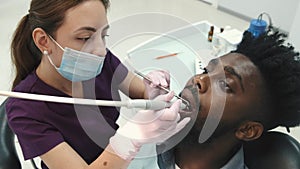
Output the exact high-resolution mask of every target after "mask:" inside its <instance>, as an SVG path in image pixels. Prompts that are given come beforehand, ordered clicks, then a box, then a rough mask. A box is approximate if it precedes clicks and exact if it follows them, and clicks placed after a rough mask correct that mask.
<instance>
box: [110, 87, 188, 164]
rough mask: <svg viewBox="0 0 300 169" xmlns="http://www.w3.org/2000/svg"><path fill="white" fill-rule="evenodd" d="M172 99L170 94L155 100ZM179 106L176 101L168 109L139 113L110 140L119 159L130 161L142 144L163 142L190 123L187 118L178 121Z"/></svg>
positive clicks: (172, 95) (179, 102)
mask: <svg viewBox="0 0 300 169" xmlns="http://www.w3.org/2000/svg"><path fill="white" fill-rule="evenodd" d="M173 97H174V93H173V92H170V93H168V94H165V95H160V96H158V97H157V98H156V99H158V100H163V101H170V100H171V99H172V98H173ZM180 104H181V100H177V101H176V102H175V103H174V104H173V105H172V106H171V107H170V108H165V109H162V110H159V111H153V110H141V111H139V112H138V113H137V114H136V115H135V116H134V117H133V118H132V119H131V120H129V121H128V122H127V123H126V124H125V125H124V126H123V127H120V128H119V129H118V130H117V132H116V134H115V135H114V136H113V137H111V138H110V146H111V147H112V149H113V150H114V152H115V153H116V154H117V155H118V156H120V157H121V158H123V159H125V160H132V159H133V158H134V157H135V155H136V154H137V153H138V151H139V149H140V147H141V146H142V145H143V144H147V143H156V144H159V143H162V142H164V141H165V140H167V139H168V138H170V137H171V136H173V135H175V134H176V133H177V132H179V131H180V130H181V129H183V128H184V127H185V125H186V124H187V123H188V122H189V121H190V118H189V117H187V118H184V119H183V120H181V121H179V119H180V115H179V108H180Z"/></svg>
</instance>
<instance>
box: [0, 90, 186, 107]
mask: <svg viewBox="0 0 300 169" xmlns="http://www.w3.org/2000/svg"><path fill="white" fill-rule="evenodd" d="M0 95H2V96H8V97H15V98H20V99H28V100H37V101H45V102H56V103H67V104H79V105H94V106H111V107H127V108H140V109H149V110H161V109H164V108H166V107H170V106H171V105H172V102H165V101H159V100H146V99H134V100H127V101H112V100H93V99H83V98H72V97H61V96H50V95H41V94H32V93H21V92H11V91H0ZM180 108H181V109H185V108H186V106H185V105H184V104H181V106H180Z"/></svg>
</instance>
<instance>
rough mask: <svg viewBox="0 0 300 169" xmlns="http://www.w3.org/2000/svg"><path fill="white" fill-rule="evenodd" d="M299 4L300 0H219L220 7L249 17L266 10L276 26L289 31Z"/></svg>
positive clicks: (255, 16)
mask: <svg viewBox="0 0 300 169" xmlns="http://www.w3.org/2000/svg"><path fill="white" fill-rule="evenodd" d="M298 4H299V0H288V1H284V0H247V1H246V0H218V5H219V7H221V8H227V9H229V10H232V11H234V12H237V13H239V14H241V15H244V16H246V17H249V18H257V16H258V15H259V14H260V13H262V12H266V13H268V14H270V15H271V17H272V21H273V23H274V24H275V25H276V26H278V27H280V28H281V29H282V30H284V31H287V32H289V31H290V29H291V27H292V24H293V22H294V17H295V14H296V12H297V9H298ZM265 19H267V18H265Z"/></svg>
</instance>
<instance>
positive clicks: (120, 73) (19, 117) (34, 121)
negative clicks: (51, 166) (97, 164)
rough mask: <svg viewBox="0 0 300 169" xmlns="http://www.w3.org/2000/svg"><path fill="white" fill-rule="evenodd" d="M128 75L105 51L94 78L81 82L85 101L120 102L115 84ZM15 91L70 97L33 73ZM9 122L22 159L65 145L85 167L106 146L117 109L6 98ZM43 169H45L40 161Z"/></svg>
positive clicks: (113, 128) (111, 55)
mask: <svg viewBox="0 0 300 169" xmlns="http://www.w3.org/2000/svg"><path fill="white" fill-rule="evenodd" d="M127 73H128V70H127V69H126V67H125V66H124V65H123V64H121V63H120V60H119V59H118V58H117V57H116V56H114V55H113V54H112V53H111V52H110V51H108V53H107V55H106V58H105V61H104V65H103V69H102V72H101V74H100V75H98V76H97V77H96V78H95V79H92V80H89V81H86V82H84V83H83V86H84V87H83V88H84V95H85V98H95V97H96V98H97V99H103V100H120V95H119V92H118V85H119V84H120V83H121V82H122V81H123V80H124V78H125V77H126V75H127ZM14 91H17V92H25V93H34V94H44V95H53V96H62V97H70V96H68V95H66V94H65V93H62V92H61V91H59V90H57V89H55V88H53V87H51V86H49V85H47V84H46V83H44V82H43V81H42V80H41V79H39V78H38V76H37V75H36V73H35V71H33V72H32V73H31V74H29V75H28V76H27V77H26V78H25V79H24V80H23V81H22V82H21V83H19V85H18V86H16V87H15V88H14ZM6 112H7V117H8V123H9V125H10V127H11V128H12V130H13V132H14V133H15V134H16V136H17V138H18V141H19V143H20V146H21V149H22V152H23V155H24V159H25V160H27V159H31V158H34V157H37V156H40V155H42V154H44V153H46V152H48V151H49V150H51V149H52V148H54V147H55V146H56V145H58V144H60V143H62V142H67V143H68V144H69V145H70V146H71V147H72V148H73V149H74V150H75V151H76V152H77V153H78V154H79V155H80V156H81V157H82V158H83V159H84V160H85V161H86V162H87V163H88V164H90V163H91V162H93V161H94V160H95V159H96V158H97V157H98V156H99V155H100V154H101V153H102V151H103V149H104V148H105V146H106V145H107V144H108V141H109V138H110V137H111V136H112V135H114V133H115V130H116V129H117V128H118V125H117V124H116V120H117V118H118V117H119V108H115V107H98V106H84V105H76V106H74V105H71V104H62V103H53V102H42V101H33V100H24V99H17V98H9V99H8V102H7V103H6ZM41 165H42V168H43V169H45V168H47V167H46V166H45V164H44V163H43V162H42V164H41Z"/></svg>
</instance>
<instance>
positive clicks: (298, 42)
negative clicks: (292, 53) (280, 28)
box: [289, 2, 300, 51]
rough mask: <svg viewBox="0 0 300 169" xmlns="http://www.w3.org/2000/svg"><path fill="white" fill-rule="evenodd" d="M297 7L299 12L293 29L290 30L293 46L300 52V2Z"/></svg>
mask: <svg viewBox="0 0 300 169" xmlns="http://www.w3.org/2000/svg"><path fill="white" fill-rule="evenodd" d="M297 7H298V8H297V12H296V15H295V17H294V21H293V24H292V27H291V29H290V35H289V38H290V40H291V42H292V44H293V45H294V46H295V47H296V49H297V50H298V51H300V32H299V30H298V29H299V28H300V2H299V4H298V6H297Z"/></svg>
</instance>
